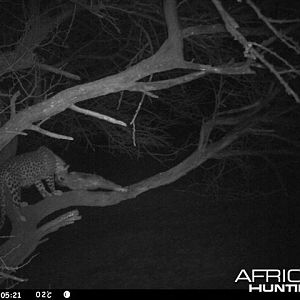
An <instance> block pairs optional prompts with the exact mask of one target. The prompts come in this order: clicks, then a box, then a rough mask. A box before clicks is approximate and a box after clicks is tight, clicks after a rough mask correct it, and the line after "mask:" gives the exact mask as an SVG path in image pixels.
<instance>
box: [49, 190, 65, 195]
mask: <svg viewBox="0 0 300 300" xmlns="http://www.w3.org/2000/svg"><path fill="white" fill-rule="evenodd" d="M63 193H64V192H63V191H61V190H55V191H53V192H52V195H54V196H61V195H62V194H63Z"/></svg>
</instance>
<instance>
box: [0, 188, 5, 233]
mask: <svg viewBox="0 0 300 300" xmlns="http://www.w3.org/2000/svg"><path fill="white" fill-rule="evenodd" d="M5 216H6V201H5V191H4V185H3V184H1V183H0V230H1V229H2V227H3V225H4V223H5Z"/></svg>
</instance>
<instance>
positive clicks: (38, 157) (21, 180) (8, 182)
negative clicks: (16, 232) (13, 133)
mask: <svg viewBox="0 0 300 300" xmlns="http://www.w3.org/2000/svg"><path fill="white" fill-rule="evenodd" d="M68 167H69V166H68V165H67V164H66V163H65V162H64V161H63V160H62V159H61V158H60V157H59V156H57V155H56V154H54V152H52V150H50V149H49V148H47V147H46V146H41V147H39V148H38V149H37V150H35V151H32V152H27V153H24V154H20V155H17V156H14V157H12V158H10V159H8V160H7V161H5V162H4V163H3V164H2V165H0V210H1V212H0V230H1V229H2V227H3V225H4V223H5V219H6V206H7V201H12V203H13V205H14V207H15V208H17V209H18V210H17V211H18V212H19V208H20V207H24V206H26V205H28V203H27V202H22V201H21V189H22V188H27V187H30V186H32V185H35V186H36V188H37V190H38V191H39V193H40V194H41V195H42V197H43V198H46V197H48V196H51V195H61V194H62V191H60V190H56V189H55V176H58V174H63V173H66V172H67V170H68ZM42 180H44V181H45V182H46V184H47V185H46V186H45V185H44V183H43V181H42ZM46 187H48V188H49V190H50V192H48V191H47V190H46ZM7 194H8V195H9V196H10V197H7ZM8 198H9V199H8ZM19 216H20V219H21V220H22V221H26V219H25V217H24V216H22V215H21V214H20V213H19Z"/></svg>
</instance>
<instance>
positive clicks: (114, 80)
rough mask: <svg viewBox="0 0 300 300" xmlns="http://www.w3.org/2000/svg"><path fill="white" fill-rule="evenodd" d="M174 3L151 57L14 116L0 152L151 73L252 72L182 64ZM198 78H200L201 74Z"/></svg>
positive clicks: (246, 67)
mask: <svg viewBox="0 0 300 300" xmlns="http://www.w3.org/2000/svg"><path fill="white" fill-rule="evenodd" d="M173 2H174V3H175V1H174V0H167V1H166V4H165V6H164V8H165V15H166V16H167V18H166V20H167V26H168V28H175V29H174V30H173V31H172V30H169V36H168V39H167V40H166V41H165V42H164V43H163V44H162V46H161V47H160V49H159V50H158V51H157V52H156V53H155V54H154V55H153V56H151V57H149V58H146V59H144V60H142V61H141V62H139V63H137V64H136V65H134V66H132V67H130V68H128V69H127V70H125V71H123V72H121V73H119V74H116V75H112V76H108V77H106V78H103V79H99V80H96V81H93V82H89V83H85V84H82V85H77V86H74V87H72V88H69V89H66V90H64V91H61V92H60V93H58V94H56V95H55V96H53V97H52V98H50V99H48V100H46V101H44V102H42V103H38V104H36V105H33V106H31V107H29V108H27V109H25V110H23V111H21V112H19V113H17V114H16V115H15V116H14V117H12V118H11V119H10V120H9V121H8V122H7V123H6V124H5V125H4V126H3V127H2V128H0V150H1V149H2V148H3V147H4V146H5V145H6V144H7V143H8V142H9V141H10V140H11V139H12V138H13V137H14V136H15V135H17V134H21V133H22V132H23V131H24V130H28V129H30V128H31V127H32V125H33V124H34V123H35V122H39V121H43V120H45V119H47V118H50V117H52V116H54V115H56V114H59V113H60V112H63V111H64V110H66V109H68V108H70V107H71V106H72V105H74V104H75V103H77V102H80V101H84V100H87V99H91V98H95V97H100V96H105V95H108V94H111V93H116V92H120V91H124V90H136V85H137V81H139V80H141V79H142V78H144V77H147V76H149V75H152V74H154V73H158V72H164V71H169V70H173V69H178V68H181V69H189V70H193V69H194V70H197V71H199V70H201V71H204V72H205V74H208V73H211V72H213V73H222V72H223V71H224V73H226V74H251V73H253V71H252V70H251V68H250V64H249V63H247V62H245V63H244V64H242V65H228V66H218V67H215V66H207V65H202V64H195V63H191V62H187V61H185V60H184V58H183V54H182V53H183V52H182V51H183V43H182V34H181V33H179V32H178V26H179V25H178V21H177V12H176V7H175V6H174V3H173ZM200 75H202V73H201V74H200ZM198 76H199V72H196V73H195V74H194V75H193V74H191V75H190V78H189V79H190V80H193V79H195V78H197V77H198ZM186 81H187V77H186V76H184V77H182V78H181V80H180V79H179V80H175V81H173V82H172V83H171V84H170V83H169V84H168V85H167V87H171V86H174V85H178V84H181V83H183V82H186ZM160 88H161V86H160V85H158V86H157V87H156V89H157V90H158V89H160ZM151 90H155V88H153V87H152V89H151Z"/></svg>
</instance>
